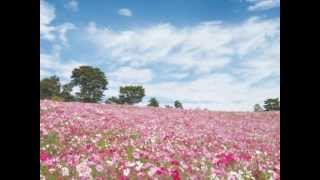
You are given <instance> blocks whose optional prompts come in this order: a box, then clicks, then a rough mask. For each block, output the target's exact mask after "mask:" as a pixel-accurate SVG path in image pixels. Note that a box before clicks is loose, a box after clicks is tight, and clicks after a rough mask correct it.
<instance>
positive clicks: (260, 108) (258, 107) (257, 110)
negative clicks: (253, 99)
mask: <svg viewBox="0 0 320 180" xmlns="http://www.w3.org/2000/svg"><path fill="white" fill-rule="evenodd" d="M262 111H264V110H263V108H262V107H261V106H260V104H255V105H254V112H262Z"/></svg>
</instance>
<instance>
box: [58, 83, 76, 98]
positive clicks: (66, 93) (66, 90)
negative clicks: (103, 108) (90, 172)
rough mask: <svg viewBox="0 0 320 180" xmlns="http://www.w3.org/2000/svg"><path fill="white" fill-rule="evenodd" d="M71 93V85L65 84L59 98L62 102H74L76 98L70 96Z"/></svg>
mask: <svg viewBox="0 0 320 180" xmlns="http://www.w3.org/2000/svg"><path fill="white" fill-rule="evenodd" d="M71 92H72V85H71V84H65V85H64V86H63V87H62V92H61V97H62V98H63V100H64V101H67V102H69V101H76V97H75V96H74V95H72V94H71Z"/></svg>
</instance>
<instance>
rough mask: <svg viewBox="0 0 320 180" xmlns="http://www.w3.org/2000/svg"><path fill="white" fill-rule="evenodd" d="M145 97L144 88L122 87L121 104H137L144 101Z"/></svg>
mask: <svg viewBox="0 0 320 180" xmlns="http://www.w3.org/2000/svg"><path fill="white" fill-rule="evenodd" d="M144 96H145V92H144V88H143V87H142V86H122V87H120V95H119V100H120V102H124V103H127V104H130V105H132V104H136V103H139V102H141V101H142V99H143V97H144Z"/></svg>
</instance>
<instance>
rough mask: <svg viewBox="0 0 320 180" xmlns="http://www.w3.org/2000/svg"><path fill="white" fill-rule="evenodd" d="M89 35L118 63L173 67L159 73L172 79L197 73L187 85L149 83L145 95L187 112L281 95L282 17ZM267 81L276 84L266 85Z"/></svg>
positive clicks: (243, 105) (238, 106) (237, 106)
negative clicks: (176, 103) (181, 105)
mask: <svg viewBox="0 0 320 180" xmlns="http://www.w3.org/2000/svg"><path fill="white" fill-rule="evenodd" d="M87 33H88V37H89V40H90V41H91V42H93V43H94V44H95V45H96V47H97V49H98V53H100V55H103V56H104V57H106V58H108V59H109V60H111V61H113V62H114V63H115V64H126V66H130V68H133V67H135V68H140V69H143V68H144V66H148V67H151V68H152V67H157V64H161V65H163V67H165V66H166V67H170V68H171V69H172V67H175V69H176V70H175V71H173V72H172V71H171V70H169V71H170V72H166V73H161V72H160V73H161V76H164V77H170V78H171V80H173V79H172V77H173V78H174V80H176V79H179V78H184V77H188V78H190V74H192V73H193V74H192V75H193V76H192V78H191V79H188V78H187V79H184V81H169V82H168V81H167V82H161V81H160V82H159V81H155V82H153V81H152V82H150V81H146V82H145V83H144V87H145V88H146V94H147V95H148V97H152V96H154V97H156V98H158V99H159V101H160V103H162V101H165V104H167V102H168V99H170V101H172V103H173V101H174V100H176V99H178V100H181V101H182V102H183V103H184V105H185V107H187V108H196V107H202V108H205V107H206V108H208V109H212V110H232V111H237V110H250V111H251V110H252V106H253V105H254V104H256V103H262V102H263V100H264V99H266V98H269V97H279V96H280V85H279V82H278V81H277V79H279V77H280V23H279V18H274V19H261V18H259V17H252V18H250V19H248V20H246V21H244V22H242V23H238V24H226V23H224V22H205V23H200V24H198V25H196V26H189V27H176V26H173V25H171V24H158V25H153V26H149V27H140V28H133V29H129V30H127V31H115V30H112V29H110V28H104V27H97V26H96V25H95V23H90V24H89V26H88V28H87ZM173 69H174V68H173ZM157 73H159V72H157ZM121 74H125V73H123V72H122V73H121ZM134 74H137V73H134ZM174 76H176V77H174ZM133 77H134V76H133ZM138 77H139V76H138ZM122 78H124V79H125V77H122ZM157 78H158V77H155V79H157ZM170 78H169V79H170ZM268 78H272V79H273V80H272V81H270V82H268V84H266V83H264V82H263V80H264V79H268ZM120 79H121V78H120ZM133 79H134V78H132V79H130V80H128V81H131V80H132V81H133ZM164 79H166V78H164ZM167 79H168V78H167ZM261 81H262V82H261ZM259 83H260V84H259ZM110 85H111V83H110ZM118 85H119V84H116V85H115V87H114V88H115V89H116V87H117V86H118ZM115 92H116V91H115V90H114V93H115ZM146 100H147V99H145V101H146Z"/></svg>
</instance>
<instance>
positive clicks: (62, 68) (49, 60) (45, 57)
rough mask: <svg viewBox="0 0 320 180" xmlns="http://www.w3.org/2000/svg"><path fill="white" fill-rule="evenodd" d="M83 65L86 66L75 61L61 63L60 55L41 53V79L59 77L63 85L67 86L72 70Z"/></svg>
mask: <svg viewBox="0 0 320 180" xmlns="http://www.w3.org/2000/svg"><path fill="white" fill-rule="evenodd" d="M81 65H85V64H84V63H79V62H77V61H74V60H71V61H67V62H61V60H60V57H59V55H56V54H54V53H51V54H46V53H40V78H41V79H42V78H44V77H48V76H52V75H57V76H59V77H60V78H61V79H60V81H61V83H62V84H65V83H67V82H69V80H70V77H71V74H72V70H73V69H74V68H76V67H79V66H81Z"/></svg>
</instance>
